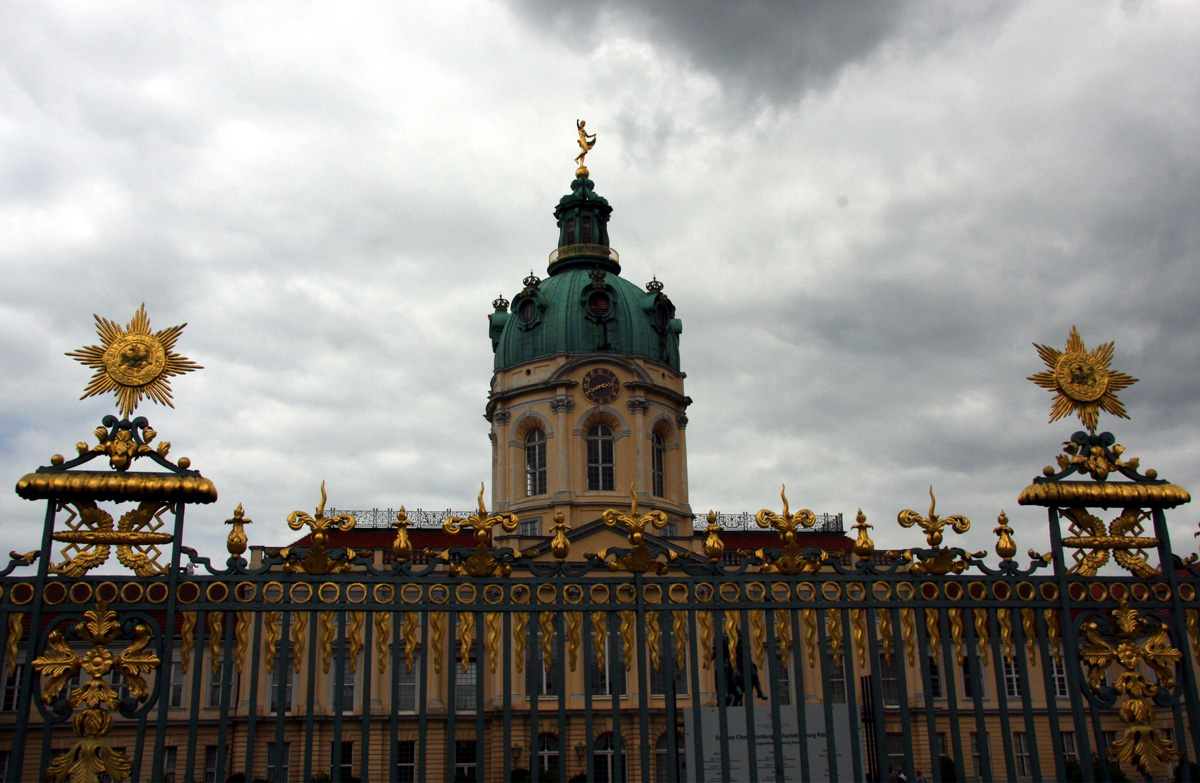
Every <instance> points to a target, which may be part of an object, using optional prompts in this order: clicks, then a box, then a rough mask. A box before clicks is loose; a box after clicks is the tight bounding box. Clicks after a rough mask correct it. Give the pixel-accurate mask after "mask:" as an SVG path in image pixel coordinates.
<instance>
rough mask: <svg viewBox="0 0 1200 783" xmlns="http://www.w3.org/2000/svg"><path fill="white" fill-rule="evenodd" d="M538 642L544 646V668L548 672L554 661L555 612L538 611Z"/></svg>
mask: <svg viewBox="0 0 1200 783" xmlns="http://www.w3.org/2000/svg"><path fill="white" fill-rule="evenodd" d="M538 629H539V635H538V642H539V643H540V644H541V646H542V668H544V669H545V670H546V672H547V673H549V671H550V667H551V665H552V664H553V663H554V613H553V612H538Z"/></svg>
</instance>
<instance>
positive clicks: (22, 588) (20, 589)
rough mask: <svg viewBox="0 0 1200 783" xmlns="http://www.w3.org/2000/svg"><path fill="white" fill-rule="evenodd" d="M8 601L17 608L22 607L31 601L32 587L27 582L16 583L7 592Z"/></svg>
mask: <svg viewBox="0 0 1200 783" xmlns="http://www.w3.org/2000/svg"><path fill="white" fill-rule="evenodd" d="M8 595H9V600H11V601H12V602H13V603H14V604H16V605H17V606H24V605H25V604H27V603H29V602H30V601H32V600H33V585H31V584H29V583H28V582H18V583H17V584H15V585H13V586H12V590H10V591H9V594H8Z"/></svg>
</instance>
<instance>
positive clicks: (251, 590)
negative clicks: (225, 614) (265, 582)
mask: <svg viewBox="0 0 1200 783" xmlns="http://www.w3.org/2000/svg"><path fill="white" fill-rule="evenodd" d="M257 597H258V584H257V583H255V582H238V583H237V584H236V585H234V587H233V598H234V600H235V601H237V602H238V603H243V604H248V603H250V602H251V601H253V600H254V599H255V598H257Z"/></svg>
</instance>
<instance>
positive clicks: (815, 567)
mask: <svg viewBox="0 0 1200 783" xmlns="http://www.w3.org/2000/svg"><path fill="white" fill-rule="evenodd" d="M779 497H780V498H782V500H783V514H782V515H780V514H776V513H775V512H774V511H770V510H768V509H765V508H764V509H760V510H759V512H758V513H757V514H755V515H754V521H755V522H756V523H758V526H759V527H770V528H774V529H775V531H776V532H777V533H779V544H780V546H781V547H782V551H781V550H772V549H759V550H756V551H753V552H751V551H749V550H741V549H740V550H738V554H739V555H742V556H743V557H744V556H746V555H754V556H755V557H757V558H758V559H759V560H761V561H762V562H763V565H762V567H761V568H759V571H761V572H762V573H764V574H774V573H779V574H802V573H816V572H817V571H819V570H821V566H822V565H823V564H824V563H825V562H826V561H827V560H828V559H829V554H828V553H827V552H825V551H823V550H818V553H819V554H817V555H816V557H805V554H804V550H803V549H802V548H801V547H800V542H799V539H797V538H796V533H797V529H798V528H801V527H803V528H810V527H812V526H813V525H815V524H816V523H817V515H816V514H814V513H813V512H812V511H811V510H809V509H807V508H802V509H800V510H799V511H797V512H796V513H794V514H793V513H792V511H791V508H790V507H789V506H788V499H787V486H786V485H784V486H782V487H781V488H780V490H779ZM772 555H775V556H776V557H775V559H774V560H772V557H771V556H772Z"/></svg>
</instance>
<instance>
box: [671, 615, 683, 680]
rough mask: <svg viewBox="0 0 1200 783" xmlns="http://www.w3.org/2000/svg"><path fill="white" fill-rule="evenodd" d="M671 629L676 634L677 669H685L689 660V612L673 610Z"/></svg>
mask: <svg viewBox="0 0 1200 783" xmlns="http://www.w3.org/2000/svg"><path fill="white" fill-rule="evenodd" d="M671 614H672V615H673V616H674V620H673V622H672V623H671V630H672V631H673V632H674V634H675V669H676V670H677V671H684V667H685V666H686V661H687V612H672V613H671Z"/></svg>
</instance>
